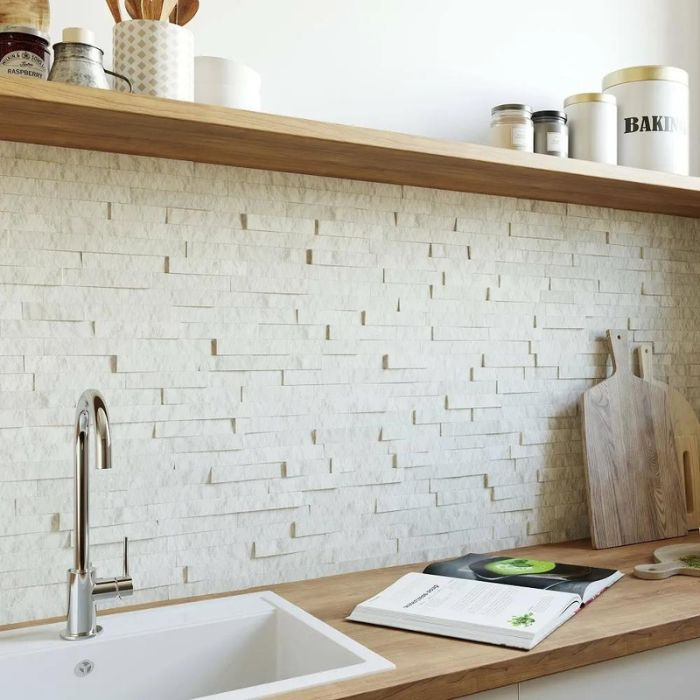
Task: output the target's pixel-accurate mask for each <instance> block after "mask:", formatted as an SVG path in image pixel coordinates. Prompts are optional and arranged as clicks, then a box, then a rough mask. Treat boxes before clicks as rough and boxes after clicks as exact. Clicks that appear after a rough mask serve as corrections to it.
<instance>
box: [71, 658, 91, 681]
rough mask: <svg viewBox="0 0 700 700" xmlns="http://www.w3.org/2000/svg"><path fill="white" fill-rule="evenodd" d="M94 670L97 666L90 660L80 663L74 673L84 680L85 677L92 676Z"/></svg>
mask: <svg viewBox="0 0 700 700" xmlns="http://www.w3.org/2000/svg"><path fill="white" fill-rule="evenodd" d="M94 668H95V664H94V663H92V661H90V659H85V660H84V661H80V662H79V663H77V664H76V665H75V668H74V669H73V673H75V675H76V676H78V678H84V677H85V676H88V675H90V674H91V673H92V671H93V669H94Z"/></svg>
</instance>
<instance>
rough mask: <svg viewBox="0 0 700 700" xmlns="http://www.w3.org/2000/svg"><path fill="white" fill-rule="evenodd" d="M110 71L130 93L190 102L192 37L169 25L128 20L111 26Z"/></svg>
mask: <svg viewBox="0 0 700 700" xmlns="http://www.w3.org/2000/svg"><path fill="white" fill-rule="evenodd" d="M113 38H114V70H115V71H116V72H117V73H120V74H121V75H125V76H126V77H127V78H129V80H130V81H131V85H132V87H133V91H134V92H135V93H139V94H142V95H155V96H156V97H168V98H170V99H173V100H186V101H190V102H191V101H192V100H193V99H194V36H193V35H192V32H191V31H190V30H189V29H186V28H185V27H180V26H178V25H177V24H170V23H169V22H159V21H157V20H147V19H132V20H129V21H126V22H119V23H118V24H115V25H114V37H113Z"/></svg>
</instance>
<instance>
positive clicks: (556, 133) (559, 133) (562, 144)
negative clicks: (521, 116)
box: [532, 109, 569, 158]
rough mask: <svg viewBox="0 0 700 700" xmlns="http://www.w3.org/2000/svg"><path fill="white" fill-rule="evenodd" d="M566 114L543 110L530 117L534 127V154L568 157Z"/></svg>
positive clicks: (556, 110)
mask: <svg viewBox="0 0 700 700" xmlns="http://www.w3.org/2000/svg"><path fill="white" fill-rule="evenodd" d="M566 119H567V117H566V112H560V111H559V110H558V109H543V110H541V111H539V112H535V113H534V114H533V115H532V123H533V124H534V126H535V153H546V154H547V155H548V156H558V157H559V158H568V157H569V128H568V127H567V125H566Z"/></svg>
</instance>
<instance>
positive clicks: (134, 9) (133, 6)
mask: <svg viewBox="0 0 700 700" xmlns="http://www.w3.org/2000/svg"><path fill="white" fill-rule="evenodd" d="M125 4H126V11H127V12H128V13H129V17H131V19H142V17H141V2H140V0H126V3H125Z"/></svg>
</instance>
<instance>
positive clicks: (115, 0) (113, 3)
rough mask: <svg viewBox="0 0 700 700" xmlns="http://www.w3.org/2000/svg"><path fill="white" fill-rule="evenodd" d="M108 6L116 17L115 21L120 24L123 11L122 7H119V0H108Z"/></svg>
mask: <svg viewBox="0 0 700 700" xmlns="http://www.w3.org/2000/svg"><path fill="white" fill-rule="evenodd" d="M107 7H108V8H109V11H110V12H111V13H112V17H113V18H114V23H115V24H119V22H121V21H122V11H121V8H120V7H119V0H107Z"/></svg>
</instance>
